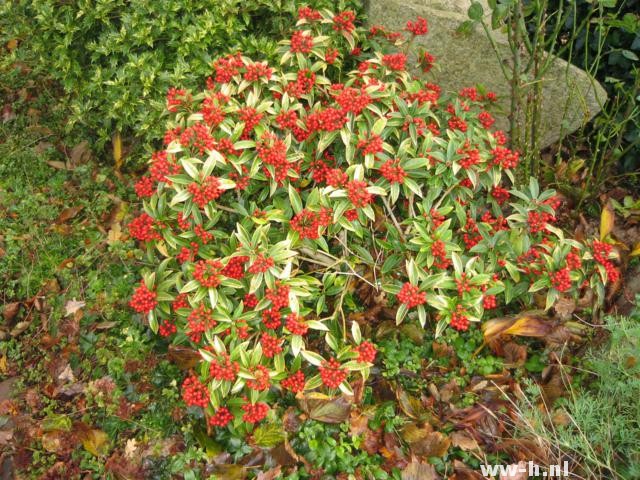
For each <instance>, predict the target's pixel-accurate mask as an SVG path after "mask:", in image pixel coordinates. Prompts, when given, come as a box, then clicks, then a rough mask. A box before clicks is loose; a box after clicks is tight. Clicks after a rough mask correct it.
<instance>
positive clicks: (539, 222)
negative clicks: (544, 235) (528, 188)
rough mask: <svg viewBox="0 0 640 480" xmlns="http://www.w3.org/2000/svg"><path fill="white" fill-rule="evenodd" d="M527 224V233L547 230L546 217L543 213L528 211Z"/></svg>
mask: <svg viewBox="0 0 640 480" xmlns="http://www.w3.org/2000/svg"><path fill="white" fill-rule="evenodd" d="M527 223H528V224H529V231H531V233H538V232H542V231H544V229H545V228H547V222H546V217H545V215H544V214H543V213H539V212H535V211H530V212H529V214H528V216H527Z"/></svg>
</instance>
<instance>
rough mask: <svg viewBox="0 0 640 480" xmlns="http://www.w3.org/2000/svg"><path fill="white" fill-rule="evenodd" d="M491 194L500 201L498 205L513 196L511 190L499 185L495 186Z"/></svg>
mask: <svg viewBox="0 0 640 480" xmlns="http://www.w3.org/2000/svg"><path fill="white" fill-rule="evenodd" d="M491 196H492V197H493V198H495V199H496V202H498V205H502V204H504V203H505V202H506V201H507V200H509V198H510V197H511V194H510V193H509V190H507V189H506V188H502V187H500V186H498V187H493V190H491Z"/></svg>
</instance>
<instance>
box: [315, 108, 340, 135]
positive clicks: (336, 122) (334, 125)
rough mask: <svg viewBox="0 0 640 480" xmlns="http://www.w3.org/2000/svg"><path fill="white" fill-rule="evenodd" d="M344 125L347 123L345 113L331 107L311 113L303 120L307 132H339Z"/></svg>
mask: <svg viewBox="0 0 640 480" xmlns="http://www.w3.org/2000/svg"><path fill="white" fill-rule="evenodd" d="M345 123H347V115H346V112H345V111H344V110H341V109H338V108H333V107H329V108H325V109H324V110H319V111H317V112H313V113H311V114H309V115H308V116H307V118H306V119H305V125H306V127H307V130H308V131H309V132H333V131H335V130H340V129H341V128H342V127H343V126H344V124H345Z"/></svg>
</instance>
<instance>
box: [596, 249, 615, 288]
mask: <svg viewBox="0 0 640 480" xmlns="http://www.w3.org/2000/svg"><path fill="white" fill-rule="evenodd" d="M612 250H613V247H612V246H611V245H609V244H608V243H604V242H598V241H597V240H596V241H594V242H593V258H594V259H595V260H596V262H598V263H599V264H600V265H602V266H603V267H604V269H605V271H606V273H607V280H608V281H609V282H611V283H616V282H617V281H618V279H619V278H620V271H619V270H618V269H617V268H616V267H615V265H614V264H613V262H612V261H610V260H609V255H611V251H612Z"/></svg>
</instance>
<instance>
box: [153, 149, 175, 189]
mask: <svg viewBox="0 0 640 480" xmlns="http://www.w3.org/2000/svg"><path fill="white" fill-rule="evenodd" d="M181 171H182V167H181V166H180V165H178V164H177V163H173V162H170V161H169V156H168V154H167V152H166V151H162V152H155V153H153V154H152V155H151V166H150V167H149V175H151V178H153V179H154V180H155V181H156V182H168V183H170V182H169V181H168V180H167V176H171V175H177V174H179V173H180V172H181Z"/></svg>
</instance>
